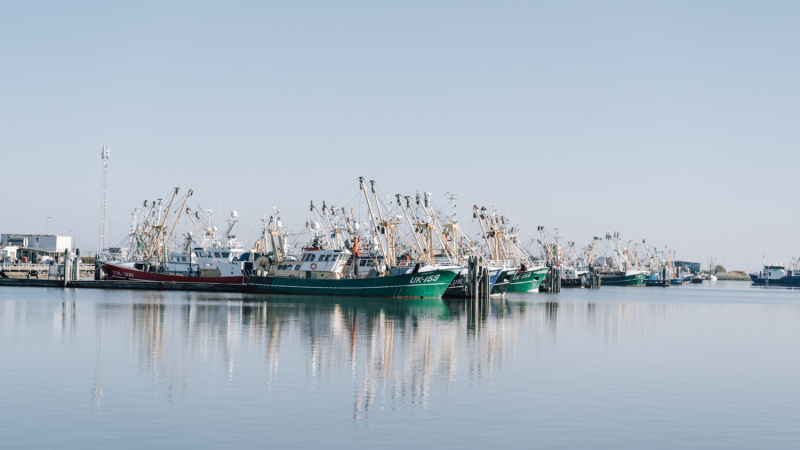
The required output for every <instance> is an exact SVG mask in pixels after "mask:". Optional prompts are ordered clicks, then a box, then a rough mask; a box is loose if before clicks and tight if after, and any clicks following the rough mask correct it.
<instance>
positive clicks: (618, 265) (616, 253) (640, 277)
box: [600, 232, 649, 286]
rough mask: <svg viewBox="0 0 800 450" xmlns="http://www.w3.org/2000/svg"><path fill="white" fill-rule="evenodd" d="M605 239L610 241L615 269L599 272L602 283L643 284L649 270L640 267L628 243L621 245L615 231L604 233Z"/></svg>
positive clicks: (612, 284)
mask: <svg viewBox="0 0 800 450" xmlns="http://www.w3.org/2000/svg"><path fill="white" fill-rule="evenodd" d="M606 240H608V241H609V242H610V243H611V250H612V252H611V254H612V256H613V258H614V259H613V260H614V266H615V267H614V269H615V270H613V271H606V272H600V277H601V278H602V283H603V284H604V285H609V286H644V281H645V278H647V275H648V274H649V272H648V271H646V270H644V269H642V268H641V265H640V263H639V261H638V260H637V259H636V258H635V257H634V255H633V252H632V251H631V249H630V245H629V246H627V247H626V246H625V245H623V243H622V241H621V240H620V238H619V233H617V232H615V233H614V235H613V236H612V235H611V234H608V233H606Z"/></svg>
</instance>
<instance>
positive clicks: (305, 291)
mask: <svg viewBox="0 0 800 450" xmlns="http://www.w3.org/2000/svg"><path fill="white" fill-rule="evenodd" d="M351 256H352V254H351V253H350V252H349V251H348V250H339V249H337V250H334V249H304V251H303V255H302V257H301V258H300V259H299V260H295V261H286V260H280V261H276V263H275V264H273V266H274V269H273V270H271V271H270V272H269V274H267V275H265V276H259V275H251V276H250V277H249V278H248V283H247V284H248V285H250V286H253V287H254V288H255V289H256V292H258V293H269V294H300V295H337V296H358V297H397V298H441V297H442V295H443V294H444V292H445V290H446V289H447V287H448V286H449V285H450V282H451V281H453V278H455V276H456V274H457V271H456V270H453V269H445V270H436V269H433V270H425V269H424V268H422V267H419V268H417V269H416V271H415V270H414V269H412V271H411V273H406V274H401V275H383V276H379V275H378V272H377V271H374V272H375V273H374V275H372V276H365V277H363V278H362V277H356V276H352V277H348V274H349V273H350V272H351V271H352V268H353V266H354V265H355V266H356V267H358V265H359V264H360V263H361V261H365V262H368V261H369V259H370V258H355V259H354V264H353V263H351V265H349V266H348V265H347V261H348V260H353V258H351ZM364 266H367V264H364ZM373 267H374V266H373Z"/></svg>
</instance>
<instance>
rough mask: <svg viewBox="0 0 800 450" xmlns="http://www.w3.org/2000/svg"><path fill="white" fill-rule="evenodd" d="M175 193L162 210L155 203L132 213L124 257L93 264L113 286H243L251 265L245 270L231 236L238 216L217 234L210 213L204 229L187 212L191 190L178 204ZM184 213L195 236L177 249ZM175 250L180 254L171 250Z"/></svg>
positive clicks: (187, 237) (189, 235)
mask: <svg viewBox="0 0 800 450" xmlns="http://www.w3.org/2000/svg"><path fill="white" fill-rule="evenodd" d="M178 192H179V188H175V189H174V190H173V192H172V198H171V199H170V201H169V203H168V205H166V208H164V206H165V203H164V202H162V201H161V200H159V201H158V202H155V201H154V202H152V204H148V202H144V204H143V205H142V208H141V209H139V208H137V209H136V210H135V213H134V224H133V225H132V227H131V232H130V234H129V238H128V239H129V247H130V248H129V249H128V251H126V252H124V254H125V255H126V258H125V259H121V260H120V259H117V258H113V257H112V258H98V259H97V260H96V262H97V265H98V266H99V268H100V271H102V273H103V274H105V277H106V279H108V280H117V281H121V280H125V281H150V282H170V283H212V284H243V283H245V282H246V281H247V274H248V270H249V268H250V266H251V265H252V264H249V265H248V263H247V261H245V260H243V258H242V257H241V256H242V254H243V251H244V250H243V249H242V246H241V244H240V243H239V242H238V241H237V240H236V236H235V235H234V234H233V228H234V226H235V225H236V223H238V218H237V213H236V211H233V212H232V213H231V219H230V220H228V228H227V231H225V232H224V233H220V232H218V230H217V228H216V227H215V226H214V225H213V222H212V221H211V211H205V213H206V217H207V218H208V221H207V223H205V224H204V223H202V220H201V217H200V214H199V212H196V213H195V214H194V216H193V215H192V214H191V210H190V209H189V208H187V207H186V204H187V202H188V200H189V198H190V197H191V196H192V194H193V190H191V189H190V190H189V191H188V192H187V193H186V194H185V196H184V197H183V198H181V199H178ZM176 200H178V203H176ZM177 204H180V205H181V206H180V207H178V208H176V209H174V210H173V208H172V207H173V205H177ZM184 212H185V213H186V214H187V216H188V217H189V219H190V220H191V221H192V224H193V228H194V230H195V231H197V232H198V235H197V236H195V235H194V234H192V232H191V231H189V232H188V233H186V235H185V236H184V240H183V243H182V244H179V243H176V242H175V241H174V240H173V239H172V238H173V236H178V235H179V233H176V229H177V227H178V220H179V219H180V218H181V217H182V216H183V214H182V213H184ZM171 216H177V217H176V218H175V221H174V223H173V224H172V226H169V225H168V222H167V221H168V220H169V219H170V217H171ZM195 219H197V223H195ZM201 230H202V232H201ZM176 247H177V248H178V250H174V249H175V248H176ZM170 249H173V250H170Z"/></svg>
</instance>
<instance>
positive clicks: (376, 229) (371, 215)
mask: <svg viewBox="0 0 800 450" xmlns="http://www.w3.org/2000/svg"><path fill="white" fill-rule="evenodd" d="M371 183H372V189H373V191H374V189H375V182H374V181H371ZM358 184H359V187H360V188H361V190H362V191H364V199H366V200H367V209H369V216H370V218H371V219H372V226H373V227H375V235H376V236H377V238H378V244H380V246H381V253H383V256H384V260H385V258H386V251H385V250H384V248H383V241H382V240H381V237H380V234H379V232H378V222H377V221H376V220H375V213H373V212H372V205H371V204H370V203H369V195H368V194H367V187H366V186H364V177H358Z"/></svg>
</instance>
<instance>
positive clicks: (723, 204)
mask: <svg viewBox="0 0 800 450" xmlns="http://www.w3.org/2000/svg"><path fill="white" fill-rule="evenodd" d="M799 21H800V3H797V2H735V1H719V2H714V1H703V2H688V1H686V2H534V1H523V2H514V1H504V2H488V1H487V2H469V1H455V2H445V1H437V2H430V1H425V2H414V1H404V2H368V1H362V2H345V1H341V2H302V1H298V2H266V1H264V2H233V1H225V2H209V1H191V2H177V1H175V2H164V1H159V2H146V1H140V2H81V1H72V2H13V1H0V154H2V159H1V160H0V161H1V162H0V164H1V165H2V167H3V169H4V170H3V171H2V172H3V175H2V179H3V185H4V189H3V190H4V195H2V196H0V232H2V233H31V234H33V233H44V232H45V231H46V230H45V228H46V227H47V232H48V233H51V234H52V233H58V234H65V235H67V234H71V235H74V237H75V240H76V246H77V247H78V248H81V249H82V250H84V251H96V250H97V249H98V247H99V229H100V197H101V177H102V162H101V159H100V148H101V146H102V145H108V146H109V147H110V167H109V169H108V194H107V195H108V207H107V208H108V217H107V223H108V224H109V235H110V236H111V240H112V241H119V240H120V239H122V238H123V237H124V235H125V233H126V231H127V230H126V227H127V226H128V224H129V223H130V219H131V207H132V206H135V205H140V204H141V203H142V201H143V200H153V199H155V198H165V197H166V196H167V195H169V193H170V191H171V190H172V189H173V188H174V187H176V186H179V187H181V190H182V191H183V192H185V191H187V190H188V189H190V188H191V189H194V200H195V201H196V202H197V203H198V204H200V205H202V206H203V207H204V208H205V209H213V210H214V211H215V212H214V214H215V215H216V216H217V217H220V218H222V217H226V218H227V217H228V215H229V213H230V211H231V210H236V211H237V212H238V214H239V219H240V223H239V224H238V225H237V227H238V231H239V236H240V237H241V238H242V240H245V239H247V238H248V237H250V238H251V239H252V235H253V234H254V233H255V232H257V230H258V229H259V226H260V220H261V217H262V213H263V212H266V213H267V214H269V213H271V211H272V206H273V205H274V204H277V205H278V209H279V211H280V212H281V217H282V219H283V221H284V222H285V223H288V224H297V223H303V222H304V221H305V220H306V219H307V218H308V217H309V208H308V206H309V201H310V200H314V202H315V204H318V205H320V204H321V203H322V201H323V200H326V201H327V202H328V204H331V203H335V202H336V201H338V199H340V198H342V197H343V196H345V197H346V198H352V197H353V194H354V193H355V192H356V191H354V190H353V189H354V183H355V182H356V181H357V179H358V177H359V176H363V177H365V179H366V180H375V181H376V183H377V185H378V186H379V187H380V188H381V190H382V192H384V193H386V194H390V195H394V194H397V193H402V194H404V195H413V194H414V193H415V192H416V191H422V192H431V193H433V198H434V200H435V202H437V204H438V205H440V206H444V205H445V204H446V199H445V196H444V194H445V192H448V191H450V192H456V193H460V194H461V196H460V197H459V200H458V205H459V206H458V211H459V218H460V219H461V221H462V223H464V224H465V225H466V224H468V223H469V222H470V221H472V218H471V215H470V214H469V210H470V209H471V207H472V206H473V205H478V206H482V205H488V204H491V203H499V204H498V205H497V207H498V208H499V210H500V211H501V212H503V213H505V214H507V215H508V216H509V218H511V219H512V220H513V221H515V222H516V221H518V222H519V225H520V227H521V228H522V231H523V233H527V234H528V235H530V236H533V235H534V234H535V233H536V228H537V226H540V225H541V226H545V227H546V228H547V229H548V230H549V231H550V232H551V233H552V230H553V229H554V228H558V229H559V233H560V235H561V236H563V238H564V241H567V240H572V241H575V242H577V243H578V244H579V245H582V244H583V240H584V239H588V240H591V238H592V237H593V236H599V237H604V236H605V234H606V233H607V232H612V233H613V232H615V231H618V232H619V233H620V235H621V236H622V237H623V239H625V240H629V239H630V240H633V241H634V242H640V241H641V239H643V238H644V239H647V242H648V244H650V245H651V246H655V247H657V248H662V247H663V246H665V245H666V246H669V247H670V248H672V249H674V250H675V251H676V252H677V257H678V259H683V260H688V261H697V262H703V263H704V265H705V263H706V261H707V258H709V257H714V258H716V259H717V261H718V262H720V263H722V264H723V265H725V267H726V268H727V269H728V270H748V271H751V270H756V269H758V268H759V266H760V264H761V262H762V258H763V257H764V255H766V257H767V260H769V259H770V258H774V259H775V260H777V261H780V262H784V263H788V262H789V259H790V258H791V257H792V256H793V255H794V256H797V255H800V235H799V234H798V233H797V232H795V229H794V226H795V224H798V223H800V210H799V209H798V208H797V206H796V201H797V200H796V199H795V195H794V192H795V183H796V170H797V168H798V167H800V161H799V160H800V156H798V152H797V148H798V143H799V142H800V126H798V124H800V84H799V83H798V82H797V80H798V79H800V58H798V56H800V55H798V44H797V43H798V42H800V27H797V23H798V22H799ZM337 206H341V205H337ZM47 217H51V218H50V219H47Z"/></svg>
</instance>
